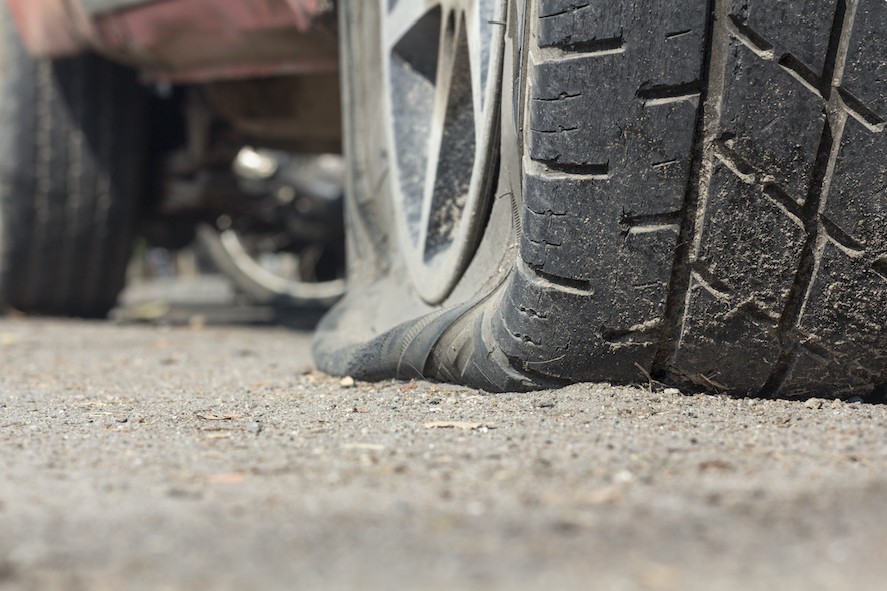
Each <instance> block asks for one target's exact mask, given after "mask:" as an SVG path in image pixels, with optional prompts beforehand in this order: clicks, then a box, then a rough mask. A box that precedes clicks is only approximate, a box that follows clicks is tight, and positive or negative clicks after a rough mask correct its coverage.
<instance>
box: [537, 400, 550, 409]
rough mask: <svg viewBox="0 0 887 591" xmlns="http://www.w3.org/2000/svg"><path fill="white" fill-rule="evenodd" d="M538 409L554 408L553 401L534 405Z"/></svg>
mask: <svg viewBox="0 0 887 591" xmlns="http://www.w3.org/2000/svg"><path fill="white" fill-rule="evenodd" d="M536 406H538V407H539V408H554V400H543V401H542V402H539V403H538V404H536Z"/></svg>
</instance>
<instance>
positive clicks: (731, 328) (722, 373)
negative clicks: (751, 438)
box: [675, 279, 780, 393]
mask: <svg viewBox="0 0 887 591" xmlns="http://www.w3.org/2000/svg"><path fill="white" fill-rule="evenodd" d="M688 299H689V305H688V309H687V312H686V316H685V321H684V325H683V330H682V333H681V338H680V347H679V349H678V353H677V356H676V359H675V369H677V371H679V372H680V374H683V375H680V374H679V377H682V378H684V379H685V380H688V381H691V382H693V383H695V384H697V385H701V386H708V387H713V388H714V389H721V388H723V389H726V390H728V391H735V392H745V393H754V392H756V391H758V390H759V389H760V388H761V387H762V386H763V385H764V384H765V383H766V381H767V378H768V377H769V375H770V372H771V370H772V368H773V365H774V364H775V363H776V360H777V358H778V357H779V353H780V346H779V339H778V337H777V335H776V331H775V329H774V327H772V326H768V325H767V324H765V323H762V322H761V321H760V320H758V319H755V318H751V317H749V316H748V315H745V314H743V313H741V312H740V311H738V310H737V309H735V308H733V306H732V303H731V302H730V301H728V300H725V299H722V298H719V297H717V296H715V295H714V294H712V293H710V292H709V291H708V290H707V289H706V288H705V287H704V286H703V285H702V284H701V283H700V282H699V281H697V280H695V279H694V280H693V281H692V282H691V287H690V295H689V298H688ZM752 351H753V352H754V354H749V353H750V352H752Z"/></svg>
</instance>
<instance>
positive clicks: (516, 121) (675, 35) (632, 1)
mask: <svg viewBox="0 0 887 591" xmlns="http://www.w3.org/2000/svg"><path fill="white" fill-rule="evenodd" d="M355 4H362V3H350V4H349V5H346V6H345V7H343V8H344V10H343V21H342V31H343V35H342V37H343V42H344V45H343V49H344V52H343V53H344V55H345V59H346V60H350V64H351V67H346V70H345V72H346V73H345V96H346V116H347V117H346V119H347V121H348V133H347V136H346V145H347V147H348V150H349V151H350V156H351V160H352V164H353V169H352V175H351V186H350V190H349V202H348V214H349V219H348V223H349V226H348V229H349V240H350V246H351V255H352V259H353V260H352V266H351V269H352V270H353V271H354V276H353V279H352V286H351V288H350V289H351V293H350V294H349V295H348V296H347V297H346V298H345V300H343V302H342V303H341V304H340V305H339V307H338V308H337V309H336V310H334V312H333V313H332V314H331V315H330V316H328V317H327V319H326V320H325V321H324V323H323V325H322V326H321V330H320V333H319V335H318V338H317V341H316V346H315V353H316V357H317V362H318V365H319V366H320V367H321V368H322V369H325V370H327V371H330V372H332V373H337V374H351V375H353V376H355V377H358V378H366V379H377V378H389V377H399V378H412V377H419V376H424V377H430V378H437V379H442V380H447V381H456V382H461V383H464V384H467V385H471V386H475V387H480V388H483V389H487V390H492V391H499V390H518V389H532V388H539V387H546V386H551V385H556V384H563V383H567V382H574V381H610V382H620V383H631V382H646V381H647V380H648V378H649V377H650V376H652V377H653V378H655V379H658V380H661V381H664V382H668V383H673V384H678V385H682V386H688V387H691V388H703V389H707V390H712V391H718V392H730V393H738V394H751V395H764V396H808V395H812V394H825V395H835V396H851V395H868V394H870V393H872V392H875V391H876V390H877V389H878V387H879V386H880V385H881V384H884V383H885V382H887V326H885V322H887V189H885V185H887V132H885V131H884V128H885V118H887V44H884V43H883V31H884V30H885V29H887V3H885V2H884V1H883V0H837V1H825V0H794V1H790V0H786V1H782V2H772V0H663V1H662V2H642V1H640V0H612V1H610V2H584V1H583V2H579V1H577V0H527V5H526V7H525V9H524V8H519V7H514V6H512V9H511V13H510V14H509V22H508V29H509V33H508V35H509V39H511V40H512V44H511V46H510V49H509V53H508V57H509V58H510V59H511V60H513V63H512V65H513V68H512V69H509V68H508V67H506V68H505V74H506V83H505V85H504V88H509V87H510V86H509V83H510V84H511V87H512V88H514V89H515V92H514V95H513V96H510V97H509V96H503V111H504V114H505V116H504V117H503V119H502V120H503V129H502V133H503V137H504V138H505V141H503V143H502V161H501V162H502V166H501V170H500V179H499V192H498V193H497V194H498V195H503V194H505V193H506V192H508V193H512V194H513V197H512V199H513V202H514V206H515V208H516V210H517V211H518V212H519V216H518V217H519V220H518V221H516V222H515V223H514V224H513V226H512V227H513V233H512V234H511V235H512V237H513V240H512V242H509V240H508V238H507V233H503V232H502V231H501V230H495V228H496V227H497V224H499V225H501V223H502V222H501V221H499V218H501V217H502V216H506V217H507V214H505V213H504V212H502V211H499V212H497V206H496V205H495V203H497V202H498V201H499V200H498V199H497V200H496V201H494V205H493V211H492V213H491V218H490V228H491V229H488V235H489V234H490V233H491V232H493V233H494V234H496V236H495V240H492V241H497V243H498V245H499V248H498V252H500V253H501V255H500V256H498V257H497V256H490V255H489V254H484V252H485V251H484V249H485V246H484V243H482V244H481V246H480V247H479V249H478V255H477V256H476V257H475V260H474V261H473V262H472V267H473V268H476V267H484V270H485V271H486V276H487V278H488V280H487V281H483V280H479V277H481V276H483V273H482V272H479V271H478V270H477V269H475V270H474V271H472V269H471V268H470V269H469V272H467V273H466V278H465V279H463V284H467V285H462V286H460V287H457V289H456V291H455V292H454V293H453V295H452V296H451V297H450V298H449V299H448V300H447V301H446V302H444V303H443V304H442V305H440V306H436V307H434V308H432V307H428V306H424V305H423V304H422V303H421V302H418V301H417V298H415V297H413V296H411V295H410V293H409V288H408V287H398V286H399V285H402V284H404V283H405V280H404V275H403V273H402V271H401V268H402V266H401V264H400V263H399V261H398V252H397V246H396V242H395V241H393V240H389V237H390V235H391V230H390V221H389V220H390V219H391V216H390V214H389V213H388V212H387V211H386V208H387V207H390V205H388V204H387V202H386V191H387V190H388V189H387V188H386V187H387V185H386V180H385V175H386V172H387V167H386V165H385V162H384V157H385V156H384V155H379V154H378V152H379V150H378V148H376V149H375V150H374V148H373V142H374V141H377V138H378V137H379V136H378V131H377V130H374V128H373V125H372V123H373V119H372V113H373V109H374V106H373V103H374V101H375V102H378V101H379V100H380V99H379V98H374V96H373V92H375V93H376V94H378V90H375V91H374V90H373V88H374V87H373V76H374V75H376V76H377V74H375V73H374V71H373V70H372V68H371V67H369V65H368V64H369V62H370V60H371V59H372V55H373V54H372V49H373V41H372V35H373V34H374V33H373V32H372V31H371V30H370V29H372V23H368V22H364V20H362V12H363V10H362V9H361V8H359V7H356V6H354V5H355ZM512 4H514V3H512ZM367 56H370V57H367ZM377 79H378V78H376V80H377ZM378 86H379V85H378V84H376V85H375V88H376V89H378ZM512 115H513V116H512ZM509 127H513V129H509ZM512 138H516V142H515V143H516V144H517V146H518V147H519V149H520V151H521V153H520V154H519V157H518V158H514V157H511V156H509V154H508V151H509V145H510V144H509V140H512ZM515 179H517V180H515ZM509 183H511V184H510V185H509ZM488 238H489V236H485V238H484V241H485V242H487V241H488ZM512 246H516V248H510V247H512ZM472 287H473V289H472ZM460 288H463V289H460Z"/></svg>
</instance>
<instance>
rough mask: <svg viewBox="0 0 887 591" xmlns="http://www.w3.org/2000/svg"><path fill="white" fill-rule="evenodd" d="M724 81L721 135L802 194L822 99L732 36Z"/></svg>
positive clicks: (821, 122)
mask: <svg viewBox="0 0 887 591" xmlns="http://www.w3.org/2000/svg"><path fill="white" fill-rule="evenodd" d="M725 82H726V88H725V91H724V99H723V100H724V103H723V114H722V116H721V122H722V136H723V137H725V138H732V139H733V140H734V145H733V146H732V148H733V149H734V150H735V151H736V152H737V153H739V155H740V156H742V157H743V158H744V159H745V160H747V161H748V162H749V163H751V164H752V165H754V166H756V167H757V168H759V169H761V170H763V171H764V173H765V174H768V175H771V176H772V177H773V178H774V179H775V180H776V182H778V183H779V184H780V185H781V186H782V187H783V188H784V189H785V190H786V191H788V192H789V194H791V195H793V196H797V197H801V198H803V197H804V196H806V194H807V191H808V189H809V186H810V181H811V178H812V169H813V164H814V161H815V159H816V150H817V147H818V146H819V142H820V136H821V135H822V130H823V126H824V125H825V119H826V118H825V113H824V110H823V105H822V99H821V98H820V97H818V96H816V95H815V94H814V93H812V92H811V91H810V90H809V89H807V88H805V87H804V86H803V85H802V84H801V83H800V82H799V81H797V80H795V79H794V78H792V77H791V76H790V75H789V74H787V73H786V72H785V71H784V70H783V69H782V68H780V67H779V66H778V65H777V64H775V63H773V62H769V61H765V60H763V59H761V58H760V57H758V56H757V55H755V54H754V53H753V52H752V51H750V50H749V49H748V48H747V47H745V46H743V45H742V44H740V43H739V42H738V41H735V40H734V41H732V42H731V46H730V57H729V60H728V64H727V76H726V80H725Z"/></svg>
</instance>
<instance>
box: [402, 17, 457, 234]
mask: <svg viewBox="0 0 887 591" xmlns="http://www.w3.org/2000/svg"><path fill="white" fill-rule="evenodd" d="M401 1H402V2H405V1H409V0H401ZM462 26H463V23H462V19H461V18H460V15H459V14H458V13H456V12H452V11H451V12H449V13H448V14H445V15H444V18H443V19H441V32H440V46H439V52H438V58H437V79H436V80H435V84H434V106H433V108H432V111H431V121H430V125H429V134H428V160H427V169H426V173H425V186H424V190H423V193H422V218H421V226H420V232H421V234H420V236H419V245H420V246H421V248H423V249H424V248H425V244H426V242H427V239H428V230H429V227H428V226H429V223H430V219H431V213H432V209H433V206H434V197H435V195H434V194H435V188H436V187H437V172H438V166H439V161H440V154H441V148H442V146H443V141H444V133H445V131H446V125H447V111H448V110H449V106H450V96H451V93H452V89H453V73H454V70H455V68H456V53H457V49H458V46H457V44H458V41H459V38H460V35H461V33H462V31H461V27H462Z"/></svg>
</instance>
